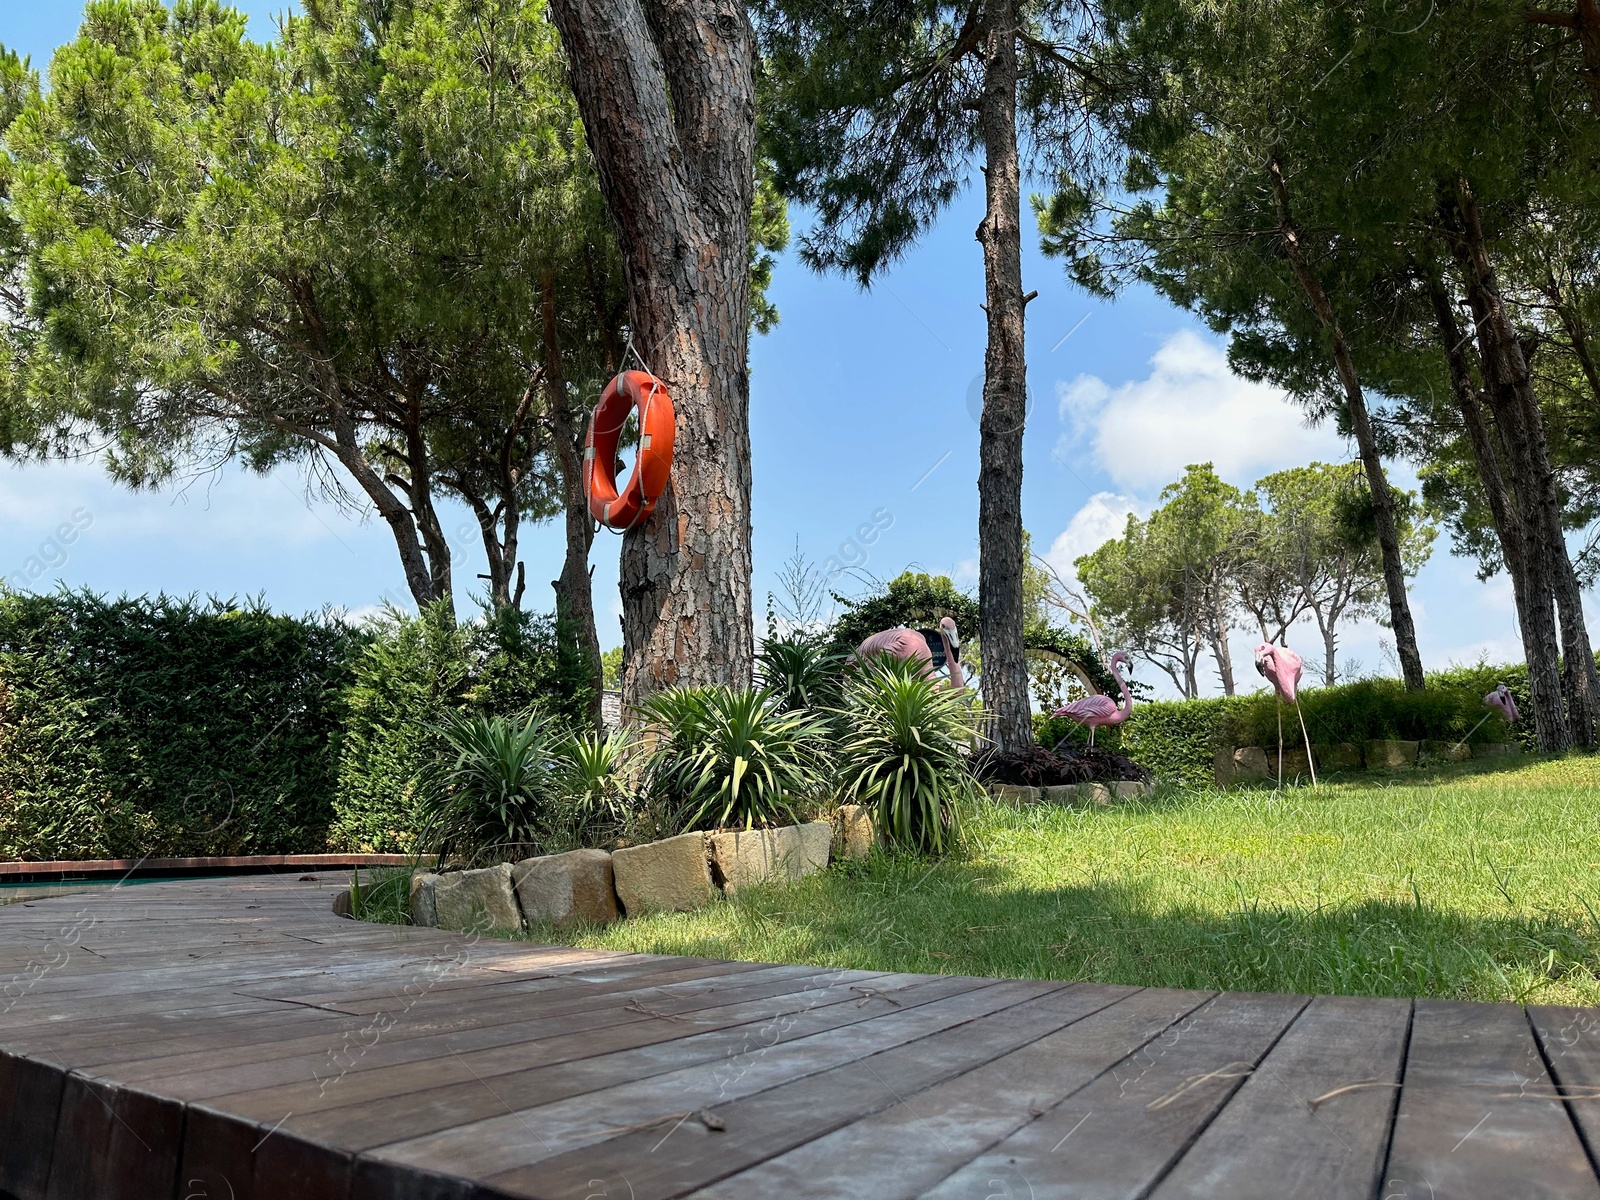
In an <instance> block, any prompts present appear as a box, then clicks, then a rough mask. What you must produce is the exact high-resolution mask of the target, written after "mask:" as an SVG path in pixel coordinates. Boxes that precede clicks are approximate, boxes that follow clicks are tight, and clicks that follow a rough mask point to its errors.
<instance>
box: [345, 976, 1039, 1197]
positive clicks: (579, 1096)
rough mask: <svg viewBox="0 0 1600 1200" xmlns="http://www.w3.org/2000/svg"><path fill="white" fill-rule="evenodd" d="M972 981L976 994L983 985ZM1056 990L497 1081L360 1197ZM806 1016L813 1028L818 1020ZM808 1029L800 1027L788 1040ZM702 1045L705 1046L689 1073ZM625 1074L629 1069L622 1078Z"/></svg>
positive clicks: (756, 1088) (652, 1114) (1001, 986)
mask: <svg viewBox="0 0 1600 1200" xmlns="http://www.w3.org/2000/svg"><path fill="white" fill-rule="evenodd" d="M952 982H955V981H952ZM965 982H966V984H967V986H968V988H969V989H971V986H972V984H973V983H978V982H981V981H965ZM923 986H928V985H923ZM1059 987H1060V985H1056V987H1054V988H1052V987H1050V986H1048V985H1041V984H1036V983H1024V982H1020V981H1010V982H1004V983H994V984H990V985H988V986H983V987H978V988H976V989H975V990H968V991H966V992H964V993H960V994H956V995H952V996H949V997H948V998H945V999H940V1000H935V1001H933V1002H932V1003H928V1004H924V1005H921V1006H918V1007H916V1008H906V1007H902V1008H898V1009H891V1010H889V1011H888V1012H882V1011H881V1009H880V1010H879V1015H876V1016H872V1017H871V1018H870V1019H868V1020H864V1021H855V1022H852V1023H850V1024H847V1025H844V1026H842V1027H838V1026H836V1027H834V1028H830V1029H824V1030H819V1031H816V1032H810V1031H806V1036H803V1037H795V1038H792V1039H791V1038H788V1037H784V1038H782V1039H781V1044H777V1045H773V1044H770V1041H769V1040H768V1039H765V1038H757V1039H754V1040H750V1041H746V1042H745V1043H744V1044H741V1043H740V1041H739V1040H738V1039H737V1038H726V1037H722V1038H718V1040H717V1041H716V1042H702V1039H701V1038H685V1039H683V1040H682V1041H680V1042H677V1043H674V1044H672V1045H670V1046H667V1047H663V1051H664V1053H662V1054H661V1055H659V1056H657V1057H656V1059H655V1061H654V1062H649V1061H648V1060H644V1061H640V1060H639V1059H637V1058H636V1059H635V1060H634V1061H631V1062H620V1063H619V1062H613V1063H606V1062H604V1060H591V1064H575V1065H577V1066H579V1067H583V1066H585V1065H594V1066H599V1067H602V1068H606V1067H611V1068H613V1069H612V1070H610V1071H607V1072H606V1073H605V1074H598V1073H597V1074H595V1075H593V1076H591V1077H590V1078H589V1079H587V1080H583V1081H581V1082H579V1081H578V1080H576V1079H574V1080H572V1081H571V1083H572V1084H577V1086H576V1087H573V1088H572V1090H571V1091H570V1092H569V1093H568V1095H567V1096H566V1097H565V1098H564V1099H561V1100H557V1101H556V1102H554V1103H550V1102H548V1101H545V1100H544V1098H543V1096H542V1095H541V1093H542V1092H543V1091H544V1089H543V1088H540V1087H534V1088H532V1089H524V1090H521V1091H519V1092H512V1093H509V1094H508V1091H507V1090H505V1089H503V1088H502V1086H501V1084H502V1082H509V1079H502V1080H496V1081H493V1082H494V1083H495V1092H496V1093H497V1094H498V1096H499V1098H500V1099H501V1101H502V1103H501V1105H500V1109H499V1112H498V1113H496V1114H495V1115H493V1116H490V1115H487V1114H489V1113H491V1112H494V1109H493V1107H492V1106H491V1105H489V1104H484V1103H482V1100H481V1099H480V1100H479V1102H478V1103H479V1112H480V1113H483V1114H485V1115H484V1116H482V1117H480V1118H479V1119H477V1120H473V1121H470V1122H462V1121H460V1120H459V1119H457V1120H453V1121H451V1122H450V1123H449V1125H448V1126H441V1129H440V1131H439V1132H437V1133H434V1134H430V1135H427V1136H424V1137H419V1138H413V1139H409V1140H407V1141H404V1142H394V1143H391V1144H386V1145H381V1148H377V1149H374V1150H372V1151H371V1152H369V1153H367V1154H364V1155H363V1156H362V1157H361V1159H360V1160H359V1161H358V1164H357V1178H356V1187H355V1189H354V1191H353V1195H354V1196H356V1197H368V1196H370V1197H381V1196H384V1195H387V1194H388V1193H389V1191H390V1190H391V1189H392V1188H394V1187H395V1186H398V1178H403V1177H404V1176H405V1174H406V1173H407V1170H408V1169H410V1168H421V1169H423V1170H425V1171H430V1172H433V1173H436V1174H443V1175H456V1176H471V1177H476V1178H480V1179H482V1178H493V1177H494V1176H496V1175H499V1174H502V1173H504V1172H508V1171H515V1170H517V1169H518V1168H520V1167H526V1166H531V1165H532V1164H534V1163H537V1162H542V1161H544V1160H545V1159H547V1158H553V1157H554V1156H556V1155H557V1154H562V1153H565V1152H567V1151H572V1150H578V1149H581V1148H582V1147H585V1146H592V1145H594V1144H596V1143H597V1142H602V1141H606V1140H608V1139H609V1138H611V1137H614V1136H616V1135H617V1133H618V1132H619V1131H622V1130H628V1129H632V1128H635V1127H638V1126H651V1125H660V1126H661V1127H662V1129H663V1131H665V1129H666V1128H667V1127H668V1126H670V1124H671V1123H672V1122H673V1121H675V1120H677V1119H678V1116H679V1115H680V1114H682V1113H685V1112H692V1111H694V1110H696V1109H699V1108H703V1107H705V1106H707V1105H710V1104H720V1103H727V1102H729V1101H731V1100H736V1099H739V1098H740V1097H743V1096H749V1095H754V1094H755V1093H757V1092H761V1091H765V1090H766V1089H768V1088H770V1087H775V1086H777V1085H778V1084H780V1083H784V1082H788V1081H792V1080H796V1079H802V1078H805V1077H806V1076H809V1075H815V1074H817V1073H819V1072H822V1071H827V1070H830V1069H832V1068H834V1067H839V1066H843V1065H845V1064H846V1063H850V1062H854V1061H856V1060H857V1059H861V1058H865V1057H867V1056H869V1055H871V1054H875V1053H877V1052H879V1051H882V1050H887V1049H891V1048H893V1047H895V1046H898V1045H903V1044H905V1043H908V1042H914V1041H918V1040H920V1039H922V1038H925V1037H929V1036H931V1035H932V1034H935V1033H938V1032H940V1031H942V1030H945V1029H953V1028H956V1027H958V1026H965V1025H969V1024H970V1023H971V1022H973V1021H976V1020H978V1019H979V1018H981V1017H985V1016H988V1015H989V1014H991V1013H997V1012H1000V1011H1002V1010H1004V1009H1008V1008H1012V1007H1015V1006H1016V1005H1018V1004H1021V1003H1023V1002H1024V1001H1026V1000H1030V999H1032V998H1034V997H1036V996H1039V995H1041V994H1043V993H1044V992H1046V991H1050V990H1059ZM807 1015H808V1016H810V1017H812V1018H815V1017H817V1016H819V1015H821V1014H815V1013H813V1014H807ZM802 1020H804V1018H802ZM801 1028H802V1026H801V1024H800V1023H799V1022H797V1023H796V1026H795V1028H794V1029H792V1030H791V1031H790V1032H791V1033H793V1032H795V1031H796V1030H799V1029H801ZM713 1036H716V1035H713ZM697 1042H702V1045H701V1046H700V1047H696V1048H695V1050H696V1053H695V1054H694V1058H693V1059H690V1060H689V1062H687V1063H685V1061H684V1060H685V1059H688V1058H689V1052H690V1050H691V1047H693V1044H694V1043H697ZM710 1049H715V1050H716V1053H715V1056H714V1057H711V1056H707V1055H705V1054H704V1053H703V1051H704V1050H710ZM619 1057H620V1056H619ZM675 1059H676V1061H674V1060H675ZM645 1065H648V1067H649V1069H650V1070H652V1071H653V1072H654V1073H652V1074H648V1075H645V1076H643V1077H640V1075H639V1068H640V1067H641V1066H645ZM618 1066H621V1067H623V1070H621V1071H617V1070H615V1068H616V1067H618ZM558 1069H559V1068H558ZM607 1075H609V1076H610V1078H609V1079H608V1078H607V1077H606V1076H607ZM630 1075H631V1076H632V1078H629V1076H630ZM513 1131H515V1132H513ZM396 1169H398V1170H396Z"/></svg>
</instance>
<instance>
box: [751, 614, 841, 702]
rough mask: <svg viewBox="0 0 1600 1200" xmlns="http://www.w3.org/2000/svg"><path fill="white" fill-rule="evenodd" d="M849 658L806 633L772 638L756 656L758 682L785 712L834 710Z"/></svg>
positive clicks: (762, 646) (764, 643)
mask: <svg viewBox="0 0 1600 1200" xmlns="http://www.w3.org/2000/svg"><path fill="white" fill-rule="evenodd" d="M844 664H845V658H844V656H843V655H842V654H838V653H836V652H834V651H833V650H830V649H829V648H828V643H827V642H826V641H824V640H823V639H821V638H818V637H813V636H810V635H808V634H804V633H791V634H789V635H788V636H786V637H781V638H769V639H768V640H767V641H765V642H763V643H762V645H761V650H760V651H759V652H758V653H757V654H756V679H757V680H758V681H759V682H760V684H761V686H762V687H764V688H766V689H767V690H768V691H770V692H772V693H773V694H774V695H775V696H777V697H778V699H779V702H780V703H781V704H782V705H783V707H784V708H809V709H812V710H821V709H830V708H834V707H836V706H837V705H838V703H839V693H840V688H841V686H842V684H843V675H844Z"/></svg>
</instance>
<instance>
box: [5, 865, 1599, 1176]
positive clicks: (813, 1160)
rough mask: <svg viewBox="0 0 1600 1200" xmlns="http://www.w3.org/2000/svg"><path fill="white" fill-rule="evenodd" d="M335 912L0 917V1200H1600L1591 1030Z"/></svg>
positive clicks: (257, 901) (304, 895)
mask: <svg viewBox="0 0 1600 1200" xmlns="http://www.w3.org/2000/svg"><path fill="white" fill-rule="evenodd" d="M342 883H343V878H342V877H341V876H338V875H324V876H322V877H320V879H318V880H316V881H311V882H304V881H301V880H298V879H296V878H289V877H284V876H278V877H270V876H253V877H244V878H237V879H210V880H191V881H182V882H170V883H150V884H145V885H141V886H139V887H136V888H127V889H122V888H96V889H94V890H92V891H86V892H84V893H80V894H77V895H71V896H61V897H55V898H51V899H48V900H38V901H29V902H22V903H17V904H13V905H9V906H6V907H4V908H0V1196H8V1197H12V1198H14V1200H76V1198H80V1197H92V1198H93V1200H147V1198H157V1200H168V1198H171V1200H199V1198H202V1197H204V1198H206V1200H212V1198H215V1200H325V1198H326V1200H380V1198H396V1200H399V1198H404V1200H488V1198H490V1197H544V1198H566V1197H570V1198H571V1200H595V1198H597V1197H618V1198H622V1197H627V1198H629V1200H650V1198H655V1200H670V1198H672V1197H684V1196H694V1197H697V1198H699V1200H711V1198H725V1200H733V1198H734V1197H752V1196H753V1197H765V1196H774V1197H778V1196H806V1197H812V1196H816V1197H823V1196H826V1197H834V1196H850V1197H874V1198H876V1197H913V1196H927V1197H939V1198H942V1200H961V1198H966V1197H971V1198H972V1200H982V1198H984V1197H993V1196H1005V1197H1014V1198H1016V1200H1025V1198H1027V1200H1046V1198H1047V1197H1082V1198H1090V1197H1093V1198H1100V1197H1155V1198H1156V1200H1173V1198H1175V1197H1192V1198H1196V1200H1198V1198H1200V1197H1206V1198H1227V1200H1236V1198H1240V1197H1244V1198H1260V1200H1265V1198H1267V1197H1272V1198H1273V1200H1282V1198H1294V1200H1320V1198H1326V1200H1335V1198H1337V1200H1378V1198H1380V1197H1382V1198H1388V1200H1398V1198H1401V1197H1404V1198H1405V1200H1420V1198H1423V1197H1432V1198H1436V1200H1508V1198H1511V1197H1515V1198H1517V1200H1532V1198H1539V1197H1548V1198H1555V1197H1560V1198H1562V1200H1570V1198H1573V1197H1583V1198H1590V1200H1600V1182H1597V1178H1596V1173H1595V1168H1594V1160H1593V1154H1592V1151H1593V1148H1594V1146H1595V1144H1596V1141H1595V1139H1596V1136H1597V1135H1600V1101H1597V1099H1596V1098H1597V1097H1600V1028H1597V1019H1600V1011H1596V1010H1589V1009H1567V1008H1546V1007H1533V1008H1528V1009H1524V1008H1522V1007H1519V1006H1516V1005H1496V1004H1470V1003H1462V1002H1457V1001H1449V1000H1419V1001H1415V1002H1412V1001H1406V1000H1376V999H1358V998H1351V997H1331V996H1319V997H1315V998H1308V997H1305V996H1285V995H1272V994H1250V993H1231V992H1223V993H1216V992H1211V991H1206V990H1194V991H1177V990H1165V989H1155V988H1135V987H1118V986H1111V985H1103V984H1074V983H1062V982H1041V981H1033V980H996V979H983V978H972V977H960V976H940V975H912V974H896V973H887V972H873V971H852V970H840V969H830V968H825V967H803V966H772V965H769V964H763V963H750V962H726V961H721V960H718V959H710V958H672V957H664V956H657V955H646V954H620V953H604V952H597V951H582V950H573V949H569V948H564V947H559V946H541V945H534V944H530V943H527V942H511V941H496V940H491V939H487V938H476V937H473V936H469V935H462V934H454V933H448V932H444V931H440V930H432V929H413V928H409V927H390V926H379V925H367V924H361V923H358V922H353V921H348V920H342V919H340V918H337V917H334V916H333V915H332V914H331V913H330V912H329V904H330V901H331V896H332V893H333V892H334V891H335V890H336V888H337V887H339V886H340V885H342ZM802 933H803V931H802Z"/></svg>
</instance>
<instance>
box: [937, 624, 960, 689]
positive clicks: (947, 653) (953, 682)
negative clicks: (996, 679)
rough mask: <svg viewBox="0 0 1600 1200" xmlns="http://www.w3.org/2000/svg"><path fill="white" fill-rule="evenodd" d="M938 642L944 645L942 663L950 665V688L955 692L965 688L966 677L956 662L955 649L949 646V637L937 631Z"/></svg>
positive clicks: (942, 631) (941, 631) (943, 632)
mask: <svg viewBox="0 0 1600 1200" xmlns="http://www.w3.org/2000/svg"><path fill="white" fill-rule="evenodd" d="M939 640H940V641H941V642H943V643H944V661H945V662H947V663H949V664H950V686H951V687H953V688H955V689H956V690H957V691H959V690H960V689H962V688H964V687H966V686H967V676H966V673H965V672H964V671H962V669H961V664H960V663H959V662H957V661H956V649H955V647H954V646H952V645H951V644H950V635H949V634H947V633H945V631H944V630H942V629H941V630H940V631H939Z"/></svg>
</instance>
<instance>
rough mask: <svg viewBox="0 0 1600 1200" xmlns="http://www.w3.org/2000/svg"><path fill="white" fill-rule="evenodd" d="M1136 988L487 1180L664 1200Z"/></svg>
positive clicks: (523, 1192) (1048, 1000) (911, 1093)
mask: <svg viewBox="0 0 1600 1200" xmlns="http://www.w3.org/2000/svg"><path fill="white" fill-rule="evenodd" d="M1135 990H1136V989H1134V988H1112V987H1094V986H1089V985H1077V986H1072V987H1068V988H1066V989H1064V990H1062V991H1058V992H1052V993H1047V994H1046V995H1044V996H1040V997H1037V998H1035V999H1033V1000H1028V1001H1024V1002H1023V1003H1021V1004H1018V1005H1015V1006H1014V1007H1011V1008H1007V1009H1005V1010H1003V1011H1001V1012H999V1013H996V1014H991V1015H989V1016H987V1017H982V1018H979V1019H978V1020H975V1021H972V1022H970V1023H968V1024H966V1025H962V1026H958V1027H956V1028H954V1029H946V1030H941V1031H940V1032H938V1033H935V1034H933V1035H931V1036H929V1037H926V1038H922V1039H920V1040H918V1041H914V1042H910V1043H907V1044H905V1045H901V1046H897V1047H894V1048H891V1049H887V1050H882V1051H879V1052H878V1053H876V1054H870V1055H868V1056H867V1057H865V1058H862V1059H859V1060H857V1061H855V1062H852V1063H848V1064H846V1065H844V1066H841V1067H836V1068H834V1069H833V1070H829V1071H822V1072H819V1073H817V1074H815V1075H810V1076H807V1077H805V1078H803V1079H799V1080H795V1081H792V1082H785V1083H780V1084H779V1085H778V1086H777V1087H774V1088H769V1089H768V1090H766V1091H763V1092H758V1093H756V1094H755V1095H753V1096H747V1097H745V1098H744V1099H741V1100H737V1101H734V1102H732V1103H729V1104H717V1103H713V1104H711V1105H709V1106H707V1107H706V1108H705V1109H703V1110H702V1111H705V1112H709V1113H710V1114H712V1116H713V1117H714V1118H715V1120H716V1122H717V1124H718V1126H719V1127H718V1128H717V1129H715V1130H713V1129H710V1128H708V1127H707V1125H706V1124H705V1123H704V1122H703V1121H701V1120H699V1119H697V1118H691V1119H690V1120H688V1121H685V1122H684V1123H683V1124H682V1125H681V1126H679V1127H678V1128H677V1129H673V1130H672V1131H671V1136H667V1133H666V1131H665V1130H664V1129H662V1128H652V1129H646V1130H638V1131H636V1132H633V1133H626V1134H622V1135H620V1136H618V1137H614V1138H611V1139H610V1140H608V1141H605V1142H602V1143H601V1144H600V1145H597V1146H585V1147H583V1148H581V1149H578V1150H574V1151H571V1152H569V1153H566V1154H559V1155H556V1156H555V1157H554V1158H551V1159H547V1160H546V1161H544V1162H540V1163H537V1164H535V1165H533V1166H530V1167H523V1168H521V1169H519V1170H515V1171H510V1172H506V1173H503V1174H500V1175H495V1176H493V1177H491V1178H490V1179H489V1180H487V1182H488V1183H489V1184H490V1186H492V1187H494V1188H495V1189H497V1190H498V1191H501V1192H506V1193H509V1194H510V1195H513V1196H561V1195H573V1194H577V1195H582V1194H584V1190H585V1188H586V1186H587V1181H588V1180H590V1179H593V1178H596V1177H599V1178H609V1177H612V1176H616V1177H619V1178H624V1179H626V1180H627V1181H628V1185H629V1194H630V1197H631V1200H669V1198H670V1197H673V1196H680V1195H683V1194H684V1193H685V1192H689V1191H692V1190H694V1189H695V1188H698V1187H701V1186H703V1185H705V1184H708V1183H711V1182H714V1181H716V1180H717V1179H719V1178H722V1177H724V1176H726V1175H729V1174H732V1173H733V1172H735V1171H738V1170H740V1169H742V1168H744V1167H748V1166H753V1165H755V1164H757V1163H761V1162H764V1161H766V1160H767V1159H769V1158H772V1157H773V1156H774V1155H777V1154H782V1153H783V1152H784V1151H786V1150H790V1149H793V1148H794V1147H795V1146H798V1145H800V1144H801V1143H803V1142H807V1141H810V1140H811V1139H813V1138H817V1137H822V1136H823V1135H825V1134H828V1133H830V1132H832V1131H833V1130H836V1129H838V1128H839V1127H840V1126H842V1125H847V1124H849V1123H851V1122H853V1121H858V1120H860V1119H861V1118H863V1117H866V1116H869V1115H871V1114H873V1113H878V1112H882V1111H883V1110H885V1109H888V1108H893V1107H896V1106H900V1105H904V1106H906V1107H908V1108H916V1107H920V1104H921V1093H922V1092H924V1091H925V1090H926V1089H928V1088H931V1087H933V1086H935V1085H936V1084H939V1083H941V1082H944V1081H945V1080H948V1079H951V1078H954V1077H958V1076H962V1075H965V1074H967V1073H968V1072H971V1071H973V1070H974V1069H975V1068H978V1067H982V1066H983V1065H984V1064H986V1063H991V1062H993V1061H994V1060H995V1059H997V1058H1000V1057H1002V1056H1007V1055H1011V1054H1012V1053H1013V1052H1015V1051H1017V1050H1019V1049H1020V1048H1021V1047H1024V1046H1027V1047H1029V1048H1030V1052H1031V1050H1032V1047H1033V1045H1034V1044H1035V1043H1037V1042H1038V1041H1039V1039H1041V1038H1045V1037H1048V1036H1050V1035H1051V1034H1053V1033H1056V1032H1057V1031H1058V1030H1060V1029H1061V1028H1062V1027H1063V1026H1067V1025H1070V1024H1071V1023H1072V1022H1074V1021H1078V1020H1081V1019H1082V1018H1084V1017H1086V1016H1088V1015H1089V1014H1090V1013H1093V1012H1097V1011H1099V1010H1101V1009H1103V1008H1105V1007H1106V1006H1107V1005H1110V1004H1114V1003H1116V1002H1117V1001H1118V1000H1121V999H1123V998H1125V997H1126V996H1128V995H1129V994H1131V993H1132V992H1134V991H1135ZM919 1140H920V1139H919ZM746 1194H750V1193H746Z"/></svg>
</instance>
